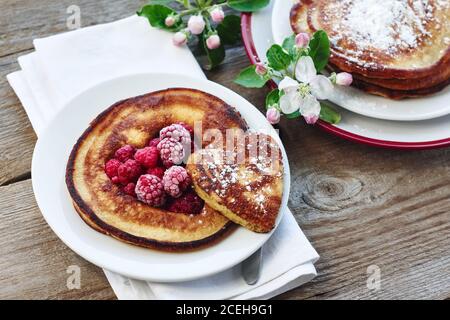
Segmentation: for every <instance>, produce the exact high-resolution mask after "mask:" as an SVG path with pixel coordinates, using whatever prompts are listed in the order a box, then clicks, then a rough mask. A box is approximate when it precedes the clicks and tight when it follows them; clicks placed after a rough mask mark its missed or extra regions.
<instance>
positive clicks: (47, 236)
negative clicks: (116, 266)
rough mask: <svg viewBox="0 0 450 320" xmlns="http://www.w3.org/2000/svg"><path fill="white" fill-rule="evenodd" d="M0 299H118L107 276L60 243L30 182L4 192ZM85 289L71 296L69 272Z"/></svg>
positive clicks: (0, 214)
mask: <svg viewBox="0 0 450 320" xmlns="http://www.w3.org/2000/svg"><path fill="white" fill-rule="evenodd" d="M0 193H1V194H2V196H1V197H0V221H1V223H0V243H2V245H1V246H0V270H1V271H0V299H17V298H20V299H113V298H115V296H114V293H113V292H112V290H111V288H110V286H109V284H108V282H107V280H106V278H105V275H104V274H103V271H102V270H101V269H99V268H97V267H96V266H94V265H92V264H90V263H88V262H87V261H85V260H84V259H82V258H81V257H79V256H78V255H77V254H75V253H74V252H73V251H71V250H70V249H69V248H67V247H66V246H65V245H64V244H63V243H62V241H60V240H59V239H58V238H57V237H56V235H55V234H54V233H53V231H52V230H51V229H50V227H49V226H48V225H47V223H46V222H45V220H44V218H43V217H42V215H41V213H40V211H39V209H38V208H37V206H36V203H35V200H34V196H33V191H32V189H31V180H27V181H22V182H19V183H14V184H11V185H8V186H4V187H0ZM72 265H76V266H79V268H80V275H81V287H80V289H72V290H69V289H68V288H67V278H68V276H69V274H68V273H67V269H68V267H69V266H72Z"/></svg>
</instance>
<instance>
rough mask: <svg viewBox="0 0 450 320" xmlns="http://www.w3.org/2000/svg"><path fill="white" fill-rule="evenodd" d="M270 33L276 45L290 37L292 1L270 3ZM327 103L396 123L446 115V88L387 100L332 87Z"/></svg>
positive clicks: (449, 91) (449, 99) (449, 93)
mask: <svg viewBox="0 0 450 320" xmlns="http://www.w3.org/2000/svg"><path fill="white" fill-rule="evenodd" d="M272 2H274V4H273V11H272V17H271V21H272V34H273V39H274V40H275V42H276V43H279V44H281V43H282V42H283V40H284V38H286V37H288V36H290V35H292V29H291V26H290V24H289V13H290V10H291V8H292V5H293V3H294V1H292V0H275V1H272ZM330 101H332V102H334V103H336V104H338V105H339V106H341V107H343V108H345V109H347V110H350V111H353V112H356V113H359V114H361V115H364V116H367V117H371V118H377V119H384V120H396V121H417V120H427V119H433V118H437V117H441V116H444V115H447V114H450V86H447V88H445V89H444V90H442V91H440V92H438V93H436V94H433V95H430V96H427V97H423V98H416V99H406V100H399V101H397V100H391V99H387V98H383V97H378V96H374V95H371V94H368V93H365V92H364V91H361V90H358V89H355V88H351V87H350V88H348V87H339V86H336V88H335V90H334V95H333V97H332V98H330Z"/></svg>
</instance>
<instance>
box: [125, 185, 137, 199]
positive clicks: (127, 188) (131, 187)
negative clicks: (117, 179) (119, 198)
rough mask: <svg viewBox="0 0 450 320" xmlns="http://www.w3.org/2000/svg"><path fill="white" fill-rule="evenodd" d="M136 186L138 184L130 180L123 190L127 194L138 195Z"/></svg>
mask: <svg viewBox="0 0 450 320" xmlns="http://www.w3.org/2000/svg"><path fill="white" fill-rule="evenodd" d="M135 188H136V184H135V183H133V182H130V183H129V184H127V185H126V186H125V187H124V188H123V192H125V193H126V194H128V195H130V196H133V197H136V192H135V191H134V189H135Z"/></svg>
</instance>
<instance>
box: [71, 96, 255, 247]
mask: <svg viewBox="0 0 450 320" xmlns="http://www.w3.org/2000/svg"><path fill="white" fill-rule="evenodd" d="M181 121H182V122H185V123H187V124H189V125H191V126H194V122H196V121H202V123H201V127H202V130H204V131H205V130H207V129H216V130H219V131H220V132H222V133H223V134H225V131H226V130H227V129H229V128H239V129H242V130H245V129H247V125H246V123H245V121H244V120H243V119H242V118H241V116H240V114H239V113H238V112H237V111H236V110H235V109H234V108H233V107H231V106H229V105H227V104H226V103H225V102H223V101H222V100H220V99H218V98H216V97H214V96H212V95H209V94H207V93H204V92H201V91H198V90H193V89H182V88H178V89H167V90H163V91H158V92H153V93H149V94H146V95H143V96H139V97H135V98H130V99H127V100H124V101H121V102H118V103H116V104H114V105H113V106H111V107H109V108H108V109H107V110H105V111H104V112H103V113H101V114H100V115H99V116H98V117H97V118H96V119H95V120H94V121H93V122H92V123H91V124H90V126H89V128H88V129H87V130H86V131H85V132H84V133H83V134H82V136H81V137H80V138H79V139H78V141H77V143H76V144H75V146H74V148H73V149H72V152H71V154H70V157H69V161H68V164H67V169H66V184H67V187H68V190H69V193H70V196H71V197H72V200H73V203H74V207H75V209H76V210H77V212H78V213H79V214H80V216H81V218H82V219H83V220H84V221H85V222H86V223H87V224H88V225H90V226H91V227H92V228H94V229H95V230H97V231H99V232H102V233H105V234H107V235H110V236H112V237H114V238H116V239H119V240H121V241H124V242H127V243H130V244H133V245H138V246H142V247H147V248H155V249H161V250H178V251H182V250H189V249H194V248H198V247H201V246H205V245H209V244H211V243H213V242H214V241H218V240H219V239H221V238H222V237H223V236H224V235H225V234H227V233H228V232H229V231H230V230H232V229H233V225H234V224H233V223H232V222H230V221H229V220H228V219H227V218H225V217H224V216H223V215H221V214H220V213H219V212H217V211H216V210H214V209H212V208H211V207H209V206H208V205H205V206H204V207H203V209H202V211H201V212H200V213H199V214H191V215H189V214H185V213H176V212H169V211H167V210H164V209H161V208H155V207H151V206H149V205H147V204H144V203H142V202H140V201H138V200H137V199H136V198H134V197H132V196H129V195H126V194H125V193H123V192H122V191H121V189H120V188H119V187H118V186H117V185H115V184H113V183H112V182H111V181H110V179H109V178H108V177H107V176H106V174H105V173H104V164H105V162H106V161H107V160H109V159H110V158H111V157H112V156H113V154H114V152H115V150H117V149H118V148H119V147H121V146H123V145H126V144H131V145H133V146H135V147H137V148H142V147H144V146H145V145H146V144H147V142H148V141H149V140H150V139H152V138H155V137H157V136H158V135H159V130H160V129H162V128H163V127H165V126H168V125H170V124H172V123H176V122H181Z"/></svg>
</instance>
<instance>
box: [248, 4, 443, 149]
mask: <svg viewBox="0 0 450 320" xmlns="http://www.w3.org/2000/svg"><path fill="white" fill-rule="evenodd" d="M251 25H252V13H251V12H244V13H242V14H241V34H242V41H243V43H244V49H245V52H246V54H247V57H248V59H249V60H250V62H251V63H252V64H256V63H258V62H260V59H259V56H258V53H257V51H256V48H255V44H254V42H253V35H252V30H251ZM267 86H268V87H269V88H271V89H274V88H276V84H275V82H273V81H272V80H270V81H269V82H268V84H267ZM316 125H317V126H318V127H319V128H320V129H322V130H324V131H326V132H328V133H331V134H334V135H336V136H338V137H340V138H343V139H345V140H349V141H353V142H358V143H360V144H365V145H369V146H375V147H381V148H387V149H400V150H425V149H436V148H443V147H447V146H450V137H448V138H445V139H440V140H431V141H418V142H400V141H390V140H380V139H373V138H368V137H364V136H362V135H358V134H354V133H352V132H349V131H346V130H343V129H341V128H338V127H336V126H334V125H332V124H330V123H327V122H325V121H322V120H320V119H319V121H317V123H316Z"/></svg>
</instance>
